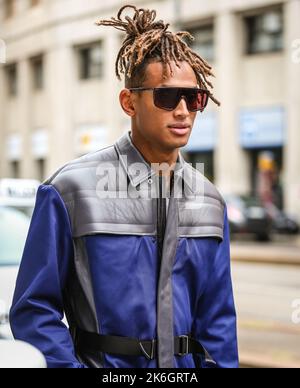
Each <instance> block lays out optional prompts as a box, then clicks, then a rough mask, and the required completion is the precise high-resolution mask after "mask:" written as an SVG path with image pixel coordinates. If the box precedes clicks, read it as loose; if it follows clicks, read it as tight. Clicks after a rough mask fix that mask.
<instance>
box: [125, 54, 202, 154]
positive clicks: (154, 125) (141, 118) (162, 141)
mask: <svg viewBox="0 0 300 388" xmlns="http://www.w3.org/2000/svg"><path fill="white" fill-rule="evenodd" d="M171 64H172V68H173V72H174V74H173V76H171V75H170V71H169V68H168V78H167V79H165V80H163V65H162V63H161V62H156V63H151V64H149V65H148V67H147V72H146V75H147V77H146V81H145V82H144V84H143V85H139V86H140V87H150V88H157V87H162V86H169V87H187V88H195V87H197V86H198V85H197V78H196V75H195V73H194V71H193V69H192V67H191V66H190V65H189V64H188V63H187V62H180V65H181V67H180V68H178V67H177V66H176V64H175V62H172V63H171ZM131 98H132V102H133V105H134V107H135V111H134V115H133V116H132V119H133V128H132V129H133V131H135V132H136V133H137V132H138V135H137V136H139V137H143V138H144V139H145V141H146V142H148V143H150V144H151V145H152V146H155V147H157V148H159V149H160V150H162V151H167V152H169V151H173V150H175V149H178V148H181V147H184V146H185V145H186V144H187V143H188V140H189V138H190V135H191V132H192V128H193V124H194V121H195V118H196V115H197V112H190V111H189V110H188V109H187V105H186V101H185V99H184V98H183V99H181V101H180V103H179V104H178V106H177V107H176V108H175V109H174V110H173V111H166V110H163V109H160V108H158V107H156V106H155V105H154V101H153V91H143V92H138V93H136V92H133V93H132V95H131ZM182 124H184V125H187V126H188V127H189V128H188V130H187V132H186V133H184V134H178V133H176V131H174V130H172V128H171V127H172V126H173V125H175V126H176V125H182Z"/></svg>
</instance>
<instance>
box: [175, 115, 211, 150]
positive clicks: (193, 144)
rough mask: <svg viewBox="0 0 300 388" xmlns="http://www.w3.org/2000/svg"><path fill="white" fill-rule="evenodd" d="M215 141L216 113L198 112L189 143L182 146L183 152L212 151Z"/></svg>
mask: <svg viewBox="0 0 300 388" xmlns="http://www.w3.org/2000/svg"><path fill="white" fill-rule="evenodd" d="M216 143H217V113H216V112H204V113H202V114H200V113H198V114H197V117H196V120H195V123H194V127H193V131H192V134H191V137H190V140H189V143H188V144H187V145H186V146H185V147H184V148H182V151H184V152H207V151H213V150H214V149H215V147H216Z"/></svg>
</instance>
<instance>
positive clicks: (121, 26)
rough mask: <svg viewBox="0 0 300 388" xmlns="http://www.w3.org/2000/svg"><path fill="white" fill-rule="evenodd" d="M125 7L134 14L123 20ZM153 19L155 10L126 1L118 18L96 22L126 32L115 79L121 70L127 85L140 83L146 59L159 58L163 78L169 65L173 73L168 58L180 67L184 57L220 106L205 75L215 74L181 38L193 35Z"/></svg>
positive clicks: (136, 85)
mask: <svg viewBox="0 0 300 388" xmlns="http://www.w3.org/2000/svg"><path fill="white" fill-rule="evenodd" d="M126 8H132V9H133V10H134V12H135V13H134V16H133V18H130V17H129V16H126V17H125V20H122V19H121V15H122V13H123V11H124V10H125V9H126ZM155 19H156V11H155V10H152V11H150V10H148V9H143V8H141V9H137V8H136V7H135V6H133V5H125V6H123V7H122V8H121V9H120V10H119V12H118V16H117V19H116V18H114V17H112V18H111V20H99V21H97V22H96V25H98V26H101V25H102V26H112V27H115V28H116V29H117V30H120V31H124V32H126V34H127V35H126V38H125V40H124V42H123V45H122V47H121V49H120V51H119V54H118V57H117V61H116V75H117V77H118V79H119V80H121V77H120V73H122V74H125V87H126V88H131V87H139V86H141V85H142V83H143V82H144V81H145V79H146V68H147V65H148V64H149V63H152V62H162V63H163V69H164V70H163V78H164V79H166V78H167V67H168V66H169V69H170V73H171V76H173V74H174V73H173V70H172V66H171V61H175V64H176V66H177V67H180V64H179V62H180V61H186V62H188V63H189V64H190V66H191V67H192V68H193V70H194V72H195V75H196V77H197V82H198V84H199V86H200V87H201V88H205V89H207V90H208V91H209V92H210V98H211V100H212V101H214V102H215V103H216V104H217V105H219V106H220V102H219V101H218V100H216V98H215V97H214V96H213V94H212V92H211V90H210V89H213V85H212V83H211V82H210V81H209V80H208V77H210V76H214V74H213V72H212V67H211V66H210V65H209V64H208V63H207V62H206V61H205V60H204V59H203V58H201V57H200V56H199V55H198V54H196V53H195V52H194V51H192V50H191V48H190V47H189V46H188V45H187V44H186V43H185V41H184V40H183V39H184V38H188V39H190V40H191V41H193V40H194V37H193V36H192V35H191V34H190V33H189V32H187V31H180V32H177V33H176V34H174V33H172V32H171V31H168V27H169V26H170V24H165V23H164V22H163V21H162V20H159V21H155Z"/></svg>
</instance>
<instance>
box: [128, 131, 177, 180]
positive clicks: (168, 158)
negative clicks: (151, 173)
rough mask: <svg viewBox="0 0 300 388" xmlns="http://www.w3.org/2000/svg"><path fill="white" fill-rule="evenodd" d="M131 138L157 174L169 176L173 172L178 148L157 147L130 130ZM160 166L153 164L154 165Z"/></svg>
mask: <svg viewBox="0 0 300 388" xmlns="http://www.w3.org/2000/svg"><path fill="white" fill-rule="evenodd" d="M131 139H132V143H133V144H134V146H135V147H136V148H137V149H138V150H139V152H140V153H141V154H142V155H143V158H144V159H145V160H146V162H147V163H149V164H151V165H154V166H152V167H153V168H154V169H155V170H156V168H159V169H158V170H157V171H156V172H157V174H159V175H163V176H170V175H172V174H173V171H174V168H175V165H176V163H177V160H178V155H179V150H178V149H175V150H172V151H167V150H162V149H159V148H158V147H157V146H154V145H152V144H151V143H149V142H147V140H146V139H141V138H140V137H139V136H137V135H136V133H135V132H133V131H132V132H131ZM158 164H159V165H160V166H155V165H158Z"/></svg>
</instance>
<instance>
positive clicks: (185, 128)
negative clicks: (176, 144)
mask: <svg viewBox="0 0 300 388" xmlns="http://www.w3.org/2000/svg"><path fill="white" fill-rule="evenodd" d="M168 128H169V129H170V131H171V132H172V133H173V134H175V135H179V136H185V135H186V134H188V132H189V130H190V126H189V125H183V124H180V125H178V124H174V125H169V126H168Z"/></svg>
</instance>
